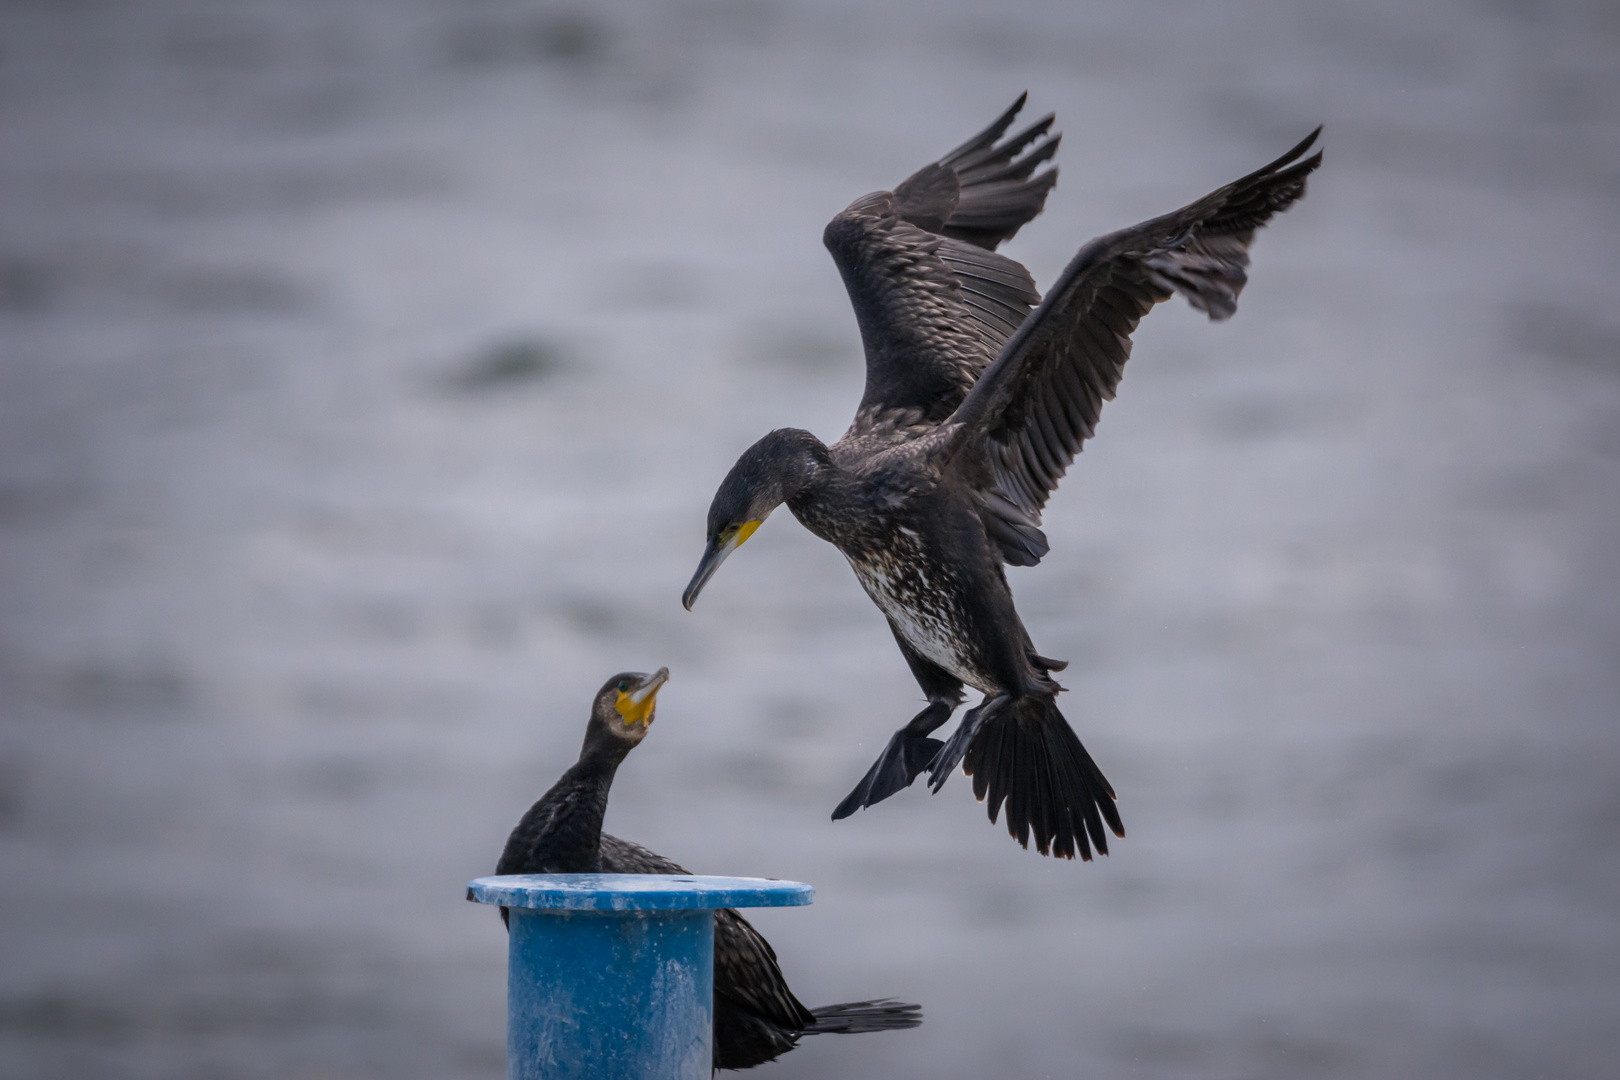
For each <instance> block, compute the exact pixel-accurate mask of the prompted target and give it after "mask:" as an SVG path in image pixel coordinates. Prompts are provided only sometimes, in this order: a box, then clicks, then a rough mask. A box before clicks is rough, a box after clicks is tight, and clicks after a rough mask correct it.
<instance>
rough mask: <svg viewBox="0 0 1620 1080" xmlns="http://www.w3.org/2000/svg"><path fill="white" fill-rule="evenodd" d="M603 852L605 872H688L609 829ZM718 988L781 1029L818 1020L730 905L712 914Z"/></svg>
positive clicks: (756, 933) (758, 937)
mask: <svg viewBox="0 0 1620 1080" xmlns="http://www.w3.org/2000/svg"><path fill="white" fill-rule="evenodd" d="M601 852H602V870H603V872H604V873H609V874H686V873H688V871H686V870H684V869H682V868H681V867H680V866H678V865H677V864H676V863H674V862H672V861H671V860H669V859H666V858H664V857H663V856H662V855H659V854H657V853H655V852H652V851H648V850H647V849H646V848H644V847H642V846H641V845H640V844H637V843H632V842H631V841H629V840H621V839H619V838H618V837H617V836H610V835H608V834H607V833H603V834H602V844H601ZM714 992H715V993H716V994H717V995H719V996H721V997H724V998H727V999H729V1000H730V1002H731V1003H732V1004H733V1005H735V1006H739V1007H741V1008H742V1009H744V1010H746V1011H747V1012H748V1013H750V1014H752V1015H754V1016H758V1017H761V1018H763V1019H765V1020H767V1021H770V1022H771V1023H773V1024H775V1025H778V1026H780V1027H784V1028H789V1029H791V1030H795V1031H796V1030H800V1029H803V1028H807V1027H811V1026H812V1025H814V1024H815V1017H814V1016H813V1015H812V1014H811V1012H810V1010H809V1009H807V1008H805V1007H804V1005H803V1003H801V1002H800V1001H799V999H798V998H796V997H794V996H793V991H792V990H789V989H788V984H787V979H786V978H784V977H783V975H782V969H781V967H780V966H779V965H778V964H777V962H776V951H775V950H774V949H772V948H771V943H770V942H768V941H766V940H765V938H764V937H762V936H761V935H760V932H759V931H758V930H755V929H754V927H753V925H752V924H751V923H750V922H749V921H748V920H747V919H745V918H743V917H742V916H741V915H739V914H738V913H737V912H735V911H733V910H732V909H731V908H721V909H720V910H718V911H716V912H715V913H714ZM789 1045H791V1044H789ZM786 1048H787V1047H786V1046H784V1047H783V1049H784V1050H785V1049H786Z"/></svg>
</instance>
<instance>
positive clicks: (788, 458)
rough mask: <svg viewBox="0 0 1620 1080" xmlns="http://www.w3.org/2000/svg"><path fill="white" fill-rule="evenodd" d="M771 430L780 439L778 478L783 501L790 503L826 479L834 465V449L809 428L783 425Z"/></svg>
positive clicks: (778, 447) (777, 448) (777, 463)
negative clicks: (783, 426)
mask: <svg viewBox="0 0 1620 1080" xmlns="http://www.w3.org/2000/svg"><path fill="white" fill-rule="evenodd" d="M772 434H773V435H775V436H776V437H777V439H778V443H777V447H776V451H777V452H776V455H775V456H776V466H777V467H776V480H777V482H778V484H779V485H780V492H781V496H782V499H781V501H782V502H785V503H791V502H793V500H794V499H796V498H798V497H799V496H801V495H803V494H804V493H805V492H807V491H808V490H810V489H812V488H814V487H816V486H817V485H818V483H824V482H825V480H826V477H827V474H828V472H830V471H831V469H832V467H833V464H832V452H831V451H829V450H828V449H827V444H826V443H824V442H822V441H821V440H820V439H818V438H816V437H815V436H814V435H812V434H810V432H808V431H801V430H800V429H798V428H782V429H781V430H779V431H776V432H773V433H772Z"/></svg>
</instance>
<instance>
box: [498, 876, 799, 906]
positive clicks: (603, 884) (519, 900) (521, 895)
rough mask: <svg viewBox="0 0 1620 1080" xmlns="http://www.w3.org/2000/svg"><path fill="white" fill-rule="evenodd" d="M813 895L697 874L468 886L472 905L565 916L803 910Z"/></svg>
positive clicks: (780, 885) (791, 887)
mask: <svg viewBox="0 0 1620 1080" xmlns="http://www.w3.org/2000/svg"><path fill="white" fill-rule="evenodd" d="M815 892H816V890H815V889H814V888H813V887H812V886H810V885H806V884H805V883H804V882H802V881H773V880H770V879H767V878H746V877H703V876H699V875H696V874H507V875H504V876H501V877H481V878H475V879H474V880H473V881H471V882H469V883H468V884H467V899H468V900H471V901H473V902H474V903H479V904H500V905H502V906H503V907H509V908H545V909H549V910H563V911H681V910H690V909H693V908H732V907H801V906H803V905H805V904H808V903H810V899H811V897H813V896H814V895H815Z"/></svg>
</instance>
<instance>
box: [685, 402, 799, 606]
mask: <svg viewBox="0 0 1620 1080" xmlns="http://www.w3.org/2000/svg"><path fill="white" fill-rule="evenodd" d="M827 460H828V458H827V448H826V446H824V445H823V444H822V442H821V440H820V439H818V438H816V437H815V436H814V435H812V434H810V433H809V432H808V431H800V430H799V429H797V428H777V429H776V430H775V431H773V432H771V433H770V434H769V435H767V436H765V437H764V438H763V439H761V440H759V442H757V443H755V444H754V445H753V446H750V447H749V448H748V449H747V450H745V451H743V455H742V457H740V458H738V459H737V464H735V465H733V466H732V467H731V471H730V472H729V473H727V474H726V478H725V479H724V480H722V481H721V482H720V490H719V491H716V492H715V493H714V501H713V502H712V503H710V504H709V526H708V531H709V536H708V545H707V546H706V547H705V548H704V549H703V559H702V560H701V561H700V562H699V563H698V568H697V573H695V574H693V575H692V582H691V584H690V585H688V586H687V587H686V592H685V593H683V594H682V595H681V603H682V604H683V605H684V606H685V607H686V610H687V611H691V610H692V604H693V603H695V602H696V600H697V597H698V593H700V592H702V591H703V586H705V585H707V584H708V582H709V579H710V578H711V577H713V576H714V572H715V571H716V570H718V569H720V564H721V563H723V562H725V561H726V556H728V555H730V554H731V553H732V552H733V551H736V550H737V549H738V548H739V547H741V546H742V545H743V542H744V541H746V540H747V539H748V538H749V537H750V536H753V535H754V530H755V529H757V528H759V527H760V526H761V525H763V524H764V523H765V519H766V518H767V517H769V516H770V514H771V511H772V510H775V509H776V508H777V507H778V506H781V505H782V504H783V503H784V502H786V501H787V500H789V499H791V498H792V497H793V496H794V495H795V494H797V493H798V492H799V490H800V489H801V488H803V487H804V485H805V484H807V483H808V482H809V481H810V478H811V477H812V476H814V475H815V473H816V470H817V469H818V468H820V467H821V466H822V465H823V464H825V463H826V462H827Z"/></svg>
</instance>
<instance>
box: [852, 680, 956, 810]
mask: <svg viewBox="0 0 1620 1080" xmlns="http://www.w3.org/2000/svg"><path fill="white" fill-rule="evenodd" d="M955 708H956V702H955V701H933V702H930V703H929V705H928V708H926V709H924V710H923V711H922V712H920V713H918V714H917V715H916V716H914V717H912V718H911V723H909V724H907V725H906V726H905V727H903V728H901V729H900V730H899V731H897V732H895V733H894V735H893V737H892V738H890V739H889V745H888V746H886V747H884V748H883V753H881V754H879V755H878V759H877V761H875V762H873V763H872V767H871V768H870V769H868V770H867V772H866V775H865V776H864V777H862V778H861V782H860V783H858V784H856V785H855V790H854V791H851V792H850V793H849V794H848V795H846V796H844V801H843V802H841V803H839V804H838V808H837V809H836V810H834V811H833V814H832V816H833V820H834V821H839V820H841V819H843V818H847V817H849V815H851V814H853V813H854V812H855V811H857V810H860V809H862V808H864V807H868V806H872V805H873V804H875V803H880V802H882V801H883V800H884V799H887V798H888V797H889V796H890V795H893V794H894V793H895V792H897V791H902V790H904V789H905V788H908V787H910V786H911V783H912V781H913V780H916V779H917V774H919V773H921V772H922V771H923V770H924V769H926V768H927V767H928V763H929V762H930V761H932V760H934V757H935V756H936V755H937V754H938V753H939V750H940V748H941V747H942V746H944V745H945V744H944V743H942V742H940V741H939V740H938V739H930V738H929V737H928V734H929V732H931V731H934V730H935V729H937V728H938V727H939V726H940V725H941V724H943V723H945V721H947V720H949V719H950V718H951V712H952V711H953V710H954V709H955Z"/></svg>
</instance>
